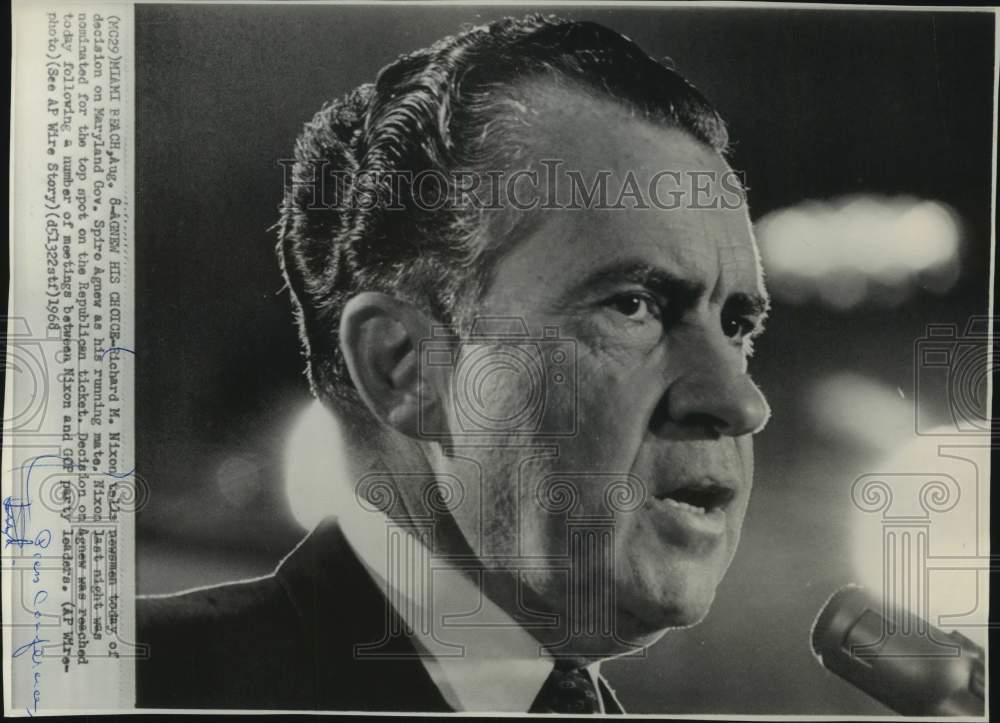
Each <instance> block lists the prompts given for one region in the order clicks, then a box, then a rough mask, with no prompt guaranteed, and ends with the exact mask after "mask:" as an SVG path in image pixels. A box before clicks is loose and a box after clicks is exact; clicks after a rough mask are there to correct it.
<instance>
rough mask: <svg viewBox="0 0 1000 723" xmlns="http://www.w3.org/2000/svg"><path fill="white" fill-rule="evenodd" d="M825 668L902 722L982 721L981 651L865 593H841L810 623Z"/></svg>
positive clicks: (961, 637)
mask: <svg viewBox="0 0 1000 723" xmlns="http://www.w3.org/2000/svg"><path fill="white" fill-rule="evenodd" d="M811 640H812V649H813V652H814V653H815V654H816V657H817V658H818V659H819V662H820V664H821V665H822V666H823V667H825V668H826V669H827V670H830V671H832V672H834V673H836V674H837V675H839V676H840V677H841V678H843V679H844V680H846V681H847V682H849V683H851V684H852V685H854V686H856V687H858V688H860V689H861V690H863V691H864V692H866V693H867V694H868V695H870V696H871V697H873V698H875V700H877V701H879V702H880V703H882V704H884V705H886V706H888V707H889V708H891V709H893V710H894V711H896V712H897V713H899V714H901V715H936V716H955V715H961V716H982V715H984V709H985V704H984V697H985V695H984V673H985V670H984V668H985V662H984V655H983V650H982V648H980V647H979V646H978V645H976V644H975V643H973V642H972V641H971V640H969V639H968V638H966V637H965V636H964V635H961V634H959V633H957V632H954V631H953V632H951V633H944V632H942V631H941V630H938V629H937V628H935V627H934V626H933V625H931V624H930V623H928V622H927V621H926V620H924V619H923V618H920V617H917V616H916V615H913V614H912V613H910V612H909V611H906V610H899V609H894V608H889V607H888V606H884V605H883V604H882V602H881V601H879V600H877V599H876V598H875V597H874V596H873V595H871V594H870V593H869V592H868V591H867V590H865V589H864V588H862V587H859V586H857V585H848V586H846V587H843V588H841V589H840V590H837V592H835V593H834V594H833V595H831V596H830V599H829V600H827V602H826V605H824V606H823V608H822V609H821V610H820V611H819V615H817V616H816V620H815V622H814V623H813V627H812V633H811Z"/></svg>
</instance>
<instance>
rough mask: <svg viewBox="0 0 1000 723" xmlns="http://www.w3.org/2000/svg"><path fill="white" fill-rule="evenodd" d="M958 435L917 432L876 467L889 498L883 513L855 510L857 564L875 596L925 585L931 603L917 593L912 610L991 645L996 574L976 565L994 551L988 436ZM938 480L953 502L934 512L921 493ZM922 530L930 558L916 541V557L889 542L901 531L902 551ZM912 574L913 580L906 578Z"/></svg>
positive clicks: (859, 578)
mask: <svg viewBox="0 0 1000 723" xmlns="http://www.w3.org/2000/svg"><path fill="white" fill-rule="evenodd" d="M954 435H955V430H954V427H940V428H937V429H934V430H931V432H930V434H928V435H921V436H917V435H915V434H913V433H912V432H911V434H910V438H909V439H908V440H907V441H906V442H905V443H903V444H901V445H899V446H898V447H897V449H896V450H895V451H894V452H893V453H891V454H889V455H888V456H887V457H886V459H885V461H884V462H883V463H881V464H880V465H878V467H877V468H875V469H873V470H872V472H873V474H872V479H877V480H881V481H883V482H884V483H885V485H886V488H885V489H887V490H889V492H890V497H889V500H890V501H889V504H888V506H887V507H886V508H885V509H880V510H872V509H869V510H864V509H862V508H861V507H860V506H858V505H857V504H855V506H853V507H852V521H851V539H852V545H853V549H852V563H853V565H852V566H853V568H854V571H855V575H856V576H857V579H856V582H858V583H860V584H862V585H864V586H865V587H868V588H869V589H871V591H872V592H873V593H874V594H875V595H876V596H881V595H883V594H884V591H885V590H886V588H887V587H890V586H891V587H895V589H896V595H897V596H898V595H899V590H900V589H901V588H903V587H908V588H909V589H910V591H911V595H912V593H913V591H916V590H918V589H919V590H922V591H923V592H922V594H923V595H924V596H925V598H924V599H925V602H919V601H917V600H916V596H913V597H911V600H912V601H913V602H912V604H910V605H909V606H908V607H909V608H910V609H911V610H913V611H914V612H918V613H922V614H923V615H924V616H925V617H927V618H928V620H929V621H930V623H931V624H932V625H936V626H938V627H940V628H941V629H943V630H945V631H948V630H952V629H957V630H959V631H960V632H961V633H962V634H963V635H965V636H967V637H969V638H970V639H972V640H974V641H976V642H977V643H979V644H980V645H985V640H986V632H987V629H986V623H987V616H988V612H989V599H988V594H989V576H988V573H987V571H986V570H985V569H981V570H978V571H977V569H976V568H977V567H981V568H985V567H986V566H987V563H988V556H989V553H990V545H989V525H990V520H989V512H990V508H989V479H990V456H989V452H990V450H989V440H988V438H987V439H985V440H983V439H982V438H980V442H981V443H980V444H973V442H974V441H975V439H965V440H963V439H957V440H956V438H955V436H954ZM935 481H944V482H945V483H947V484H948V485H950V486H951V500H950V501H948V502H947V503H946V504H943V505H941V506H940V508H939V509H933V505H930V507H931V508H932V509H930V511H928V509H927V507H925V506H924V505H925V504H926V498H922V496H921V490H922V489H923V491H924V492H927V491H928V489H929V488H928V489H924V488H925V486H926V485H927V484H928V483H930V484H931V485H933V484H934V482H935ZM938 489H939V490H941V489H944V487H943V486H942V487H939V488H938ZM928 496H929V495H928ZM873 499H874V498H873ZM922 499H923V500H924V501H922ZM943 499H944V498H943V497H942V498H939V499H938V501H942V500H943ZM932 501H933V500H932ZM921 519H923V520H924V525H923V527H921V524H920V521H921ZM919 529H923V530H924V531H925V534H926V539H927V549H926V553H927V555H928V557H927V558H926V559H923V558H921V556H920V555H918V554H917V547H918V546H917V545H916V544H914V545H913V556H912V557H905V556H901V555H899V554H895V555H894V554H893V548H892V547H887V546H886V531H887V530H892V531H893V532H894V533H895V535H896V543H895V544H896V545H897V546H899V547H897V548H896V551H897V553H898V552H899V551H901V550H902V545H903V543H901V542H900V541H899V540H900V535H901V534H902V533H903V532H909V534H910V535H911V538H912V537H915V535H916V533H915V531H916V530H919ZM924 571H926V572H924ZM907 572H909V575H910V577H909V578H908V579H907V578H905V577H904V573H907ZM897 599H898V597H897Z"/></svg>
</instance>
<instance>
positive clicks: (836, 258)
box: [756, 195, 961, 309]
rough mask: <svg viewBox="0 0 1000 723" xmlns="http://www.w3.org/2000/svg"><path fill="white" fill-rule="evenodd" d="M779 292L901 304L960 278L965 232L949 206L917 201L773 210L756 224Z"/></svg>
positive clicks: (840, 301) (859, 199) (865, 199)
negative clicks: (915, 294) (919, 292)
mask: <svg viewBox="0 0 1000 723" xmlns="http://www.w3.org/2000/svg"><path fill="white" fill-rule="evenodd" d="M756 233H757V238H758V241H759V243H760V249H761V255H762V257H763V261H764V269H765V271H766V272H767V275H768V279H769V281H770V287H771V290H772V292H773V293H774V294H775V295H776V296H778V297H780V298H782V299H784V300H786V301H790V302H793V303H797V302H801V301H805V300H806V299H809V298H813V297H815V298H818V299H819V300H820V301H822V302H823V303H826V304H828V305H830V306H832V307H834V308H838V309H849V308H851V307H854V306H858V305H859V304H862V303H864V302H866V301H873V302H875V303H879V304H885V305H890V306H895V305H897V304H900V303H902V302H903V301H905V300H906V298H907V297H908V296H909V295H910V293H911V292H912V290H913V287H914V286H915V285H919V286H921V287H923V288H926V289H928V290H929V291H932V292H934V293H943V292H945V291H947V290H948V289H950V288H951V287H952V286H953V285H954V284H955V282H956V281H957V279H958V271H959V256H958V253H959V244H960V242H961V232H960V226H959V221H958V216H957V214H955V212H954V211H952V210H951V208H950V207H948V206H947V205H945V204H943V203H940V202H937V201H927V200H920V199H916V198H912V197H910V196H897V197H887V196H873V195H857V196H847V197H843V198H839V199H834V200H830V201H806V202H804V203H800V204H798V205H797V206H793V207H790V208H785V209H780V210H777V211H773V212H771V213H769V214H767V215H766V216H764V217H763V218H762V219H760V220H759V221H758V222H757V224H756Z"/></svg>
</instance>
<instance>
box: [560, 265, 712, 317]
mask: <svg viewBox="0 0 1000 723" xmlns="http://www.w3.org/2000/svg"><path fill="white" fill-rule="evenodd" d="M622 283H633V284H638V285H641V286H644V287H646V288H647V289H649V290H650V291H652V292H653V293H655V294H657V295H659V296H661V297H663V298H664V299H667V300H669V301H671V302H672V303H673V304H675V305H678V306H682V307H687V306H691V305H693V304H694V303H695V301H696V300H697V299H698V297H700V296H701V295H702V294H704V293H705V286H704V284H702V283H700V282H696V281H691V280H689V279H684V278H681V277H679V276H677V275H675V274H672V273H670V272H669V271H667V270H666V269H663V268H660V267H657V266H651V265H649V264H647V263H643V262H638V261H620V262H618V263H615V264H612V265H610V266H605V267H602V268H599V269H596V270H595V271H593V272H592V273H590V274H588V275H587V276H585V277H584V278H583V279H582V280H580V281H579V282H577V283H576V284H573V287H572V288H571V289H570V291H569V293H568V294H567V295H568V296H571V297H573V296H576V297H578V296H579V295H580V294H581V293H582V292H585V291H593V290H595V289H602V288H608V287H612V286H615V285H617V284H622Z"/></svg>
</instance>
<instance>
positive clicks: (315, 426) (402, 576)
mask: <svg viewBox="0 0 1000 723" xmlns="http://www.w3.org/2000/svg"><path fill="white" fill-rule="evenodd" d="M317 409H318V411H317ZM293 434H294V437H293V440H292V444H291V445H290V447H289V451H290V454H289V456H290V459H291V460H293V461H294V463H293V464H289V466H288V473H289V475H290V478H289V480H288V483H289V491H290V496H291V502H292V507H293V510H295V509H296V506H297V505H298V506H299V507H300V508H302V506H303V505H307V506H308V507H309V514H310V515H311V516H312V517H313V518H315V519H317V520H318V519H320V518H321V517H323V516H326V515H329V514H335V515H336V516H337V518H338V521H339V524H340V527H341V530H343V533H344V536H345V537H346V538H347V541H348V543H349V544H350V546H351V548H352V549H353V550H354V552H355V553H356V554H357V556H358V558H359V559H360V560H361V561H362V563H363V564H364V566H365V568H366V569H367V570H368V572H369V573H370V574H371V576H372V578H373V579H374V580H375V582H376V583H377V584H378V585H379V587H380V589H381V590H382V592H383V593H384V594H385V596H386V598H387V599H388V600H389V601H390V602H391V603H392V605H393V607H394V608H395V610H396V612H397V613H398V615H399V616H400V618H402V620H403V621H405V622H406V624H407V626H408V627H409V629H410V630H411V631H412V633H413V635H412V637H411V640H412V642H413V644H414V646H415V647H416V648H417V650H418V651H419V652H420V653H421V661H422V663H423V665H424V667H425V669H426V670H427V672H428V674H429V675H430V677H431V679H432V680H433V681H434V683H435V685H437V687H438V689H439V690H440V691H441V694H442V695H443V697H444V699H445V700H446V701H447V703H448V704H449V705H450V706H451V707H452V708H454V709H455V710H456V711H475V712H497V713H502V712H515V713H525V712H527V711H528V710H529V708H530V707H531V705H532V703H533V702H534V700H535V698H536V697H537V696H538V693H539V691H540V690H541V688H542V685H543V684H544V683H545V681H546V679H547V678H548V676H549V674H550V673H551V672H552V668H553V666H554V664H555V661H554V659H553V658H552V657H551V656H550V655H549V654H548V653H547V652H546V651H545V650H544V648H542V647H541V645H540V644H539V642H538V641H537V640H536V639H535V638H534V637H533V636H532V635H531V634H530V633H529V632H528V631H526V630H525V629H524V628H522V627H521V626H520V625H518V624H517V623H516V622H515V621H514V620H513V619H512V618H511V616H510V615H508V614H507V613H506V612H505V611H504V610H503V609H501V608H500V607H499V606H497V605H496V604H495V603H494V602H493V601H492V600H490V599H489V598H488V597H487V596H486V595H484V594H483V592H482V591H481V589H480V588H479V586H478V585H476V584H475V583H474V582H473V581H472V580H470V579H469V578H468V577H467V576H466V575H465V574H463V573H462V572H461V571H459V570H456V569H455V568H453V567H452V566H450V565H448V564H447V563H446V561H444V560H442V559H441V558H436V559H433V562H432V555H431V553H430V550H428V549H427V547H426V546H425V545H424V544H423V543H422V542H421V541H420V540H419V539H418V538H417V536H416V535H414V534H412V533H410V532H407V531H406V530H405V529H404V528H402V527H400V526H399V525H394V524H393V523H392V521H391V520H390V519H389V518H388V517H387V516H386V514H385V513H384V512H381V511H378V510H372V509H370V506H367V507H362V506H361V505H360V504H359V503H358V501H357V498H356V497H355V489H354V484H353V481H352V475H351V474H350V473H349V472H348V467H347V465H346V464H345V460H346V459H347V458H348V456H349V455H350V453H351V452H350V450H349V449H348V448H347V447H346V445H345V443H344V439H343V435H342V433H341V430H340V425H339V424H338V423H337V420H336V419H335V418H334V417H333V416H332V415H331V414H329V413H328V412H326V410H325V409H323V408H322V407H321V406H320V405H319V404H318V403H316V405H315V408H314V409H312V410H310V411H309V413H308V414H307V415H306V416H305V417H304V418H303V421H302V423H300V424H299V425H297V427H296V430H295V432H294V433H293ZM303 476H305V478H303ZM316 485H321V489H323V490H324V491H323V492H322V493H320V496H321V497H322V500H321V499H320V498H319V497H317V496H316V495H315V494H313V497H312V498H311V499H310V498H309V497H308V495H307V497H306V499H305V500H303V499H302V498H300V499H299V500H296V499H295V497H294V495H295V494H296V493H297V492H298V493H306V491H307V490H308V489H309V488H312V489H313V490H315V489H316ZM317 505H320V507H317ZM323 506H325V508H326V509H322V507H323ZM331 506H332V508H331ZM310 521H312V520H310ZM390 527H391V528H392V530H393V533H392V534H393V542H392V544H391V545H390V542H389V540H390V535H389V534H388V533H387V530H388V529H389V528H390ZM390 548H391V550H390ZM401 550H402V551H405V555H404V557H405V559H406V560H408V561H409V564H408V565H407V566H406V567H401V566H400V565H399V564H398V560H399V559H402V558H400V557H399V552H400V551H401ZM390 554H392V555H394V557H392V558H390ZM463 617H464V618H465V621H464V622H465V624H464V625H463V624H462V623H463V620H461V618H463ZM470 621H471V622H470ZM598 666H599V663H594V664H592V665H590V666H588V667H587V672H588V674H589V675H590V677H591V680H592V681H593V683H594V685H595V689H596V690H599V685H598V680H599V679H598V674H599V673H598ZM598 706H599V711H600V712H604V702H603V699H602V696H601V695H600V694H599V695H598Z"/></svg>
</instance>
